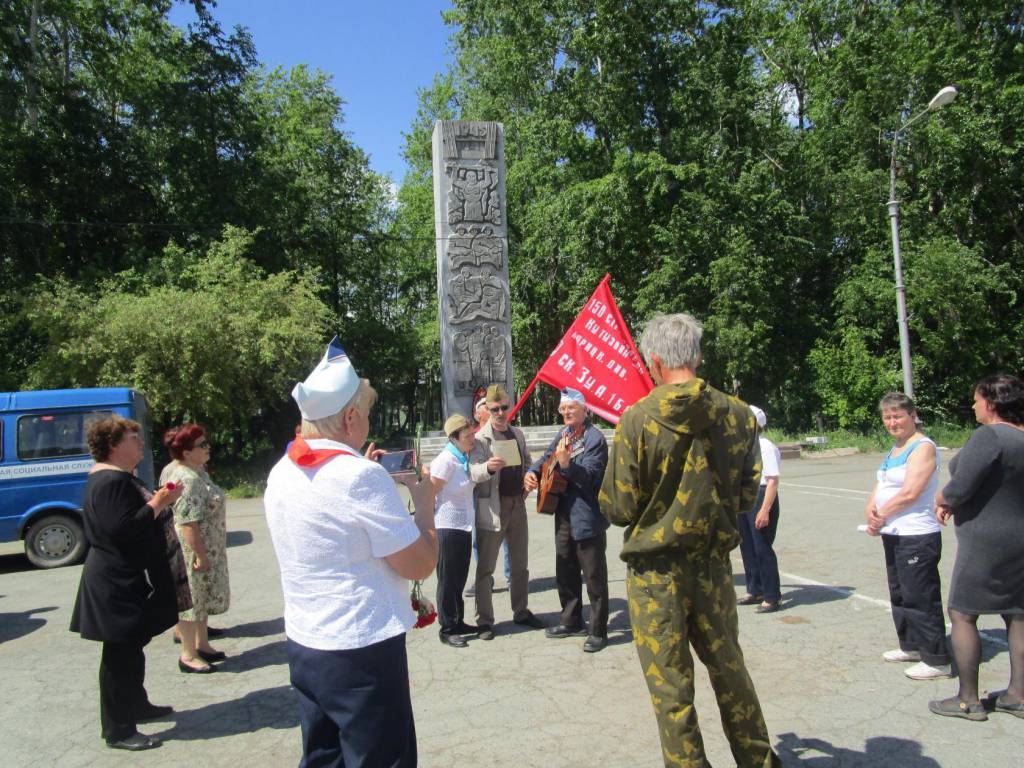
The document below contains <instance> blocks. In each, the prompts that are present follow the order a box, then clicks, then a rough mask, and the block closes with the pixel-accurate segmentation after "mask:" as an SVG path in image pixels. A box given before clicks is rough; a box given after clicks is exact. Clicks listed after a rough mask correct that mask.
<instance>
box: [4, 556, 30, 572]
mask: <svg viewBox="0 0 1024 768" xmlns="http://www.w3.org/2000/svg"><path fill="white" fill-rule="evenodd" d="M33 570H35V566H33V565H32V563H30V562H29V561H28V558H27V557H25V553H24V552H20V553H15V554H13V555H0V573H21V572H22V571H33Z"/></svg>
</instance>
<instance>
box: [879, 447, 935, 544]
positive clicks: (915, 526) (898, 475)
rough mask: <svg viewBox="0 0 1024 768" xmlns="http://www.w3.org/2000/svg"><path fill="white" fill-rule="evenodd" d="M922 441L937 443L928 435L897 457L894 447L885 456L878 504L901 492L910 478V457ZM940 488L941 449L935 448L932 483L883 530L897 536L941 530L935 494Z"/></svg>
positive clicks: (883, 503) (891, 518)
mask: <svg viewBox="0 0 1024 768" xmlns="http://www.w3.org/2000/svg"><path fill="white" fill-rule="evenodd" d="M922 443H928V444H929V445H931V446H933V447H934V446H935V443H933V442H932V441H931V440H929V439H928V438H927V437H924V438H921V439H920V440H918V441H917V442H916V443H914V444H912V445H910V446H908V450H906V451H904V452H903V453H901V454H900V455H899V456H897V457H895V458H893V457H892V451H889V455H887V456H886V457H885V460H884V461H883V462H882V466H880V467H879V468H878V475H877V477H878V489H877V490H876V491H875V507H876V508H877V509H881V508H882V507H883V506H885V504H886V503H887V502H888V501H889V499H891V498H892V497H893V496H895V495H896V494H897V493H899V491H900V489H901V488H902V487H903V483H904V482H905V481H906V479H907V460H908V459H909V458H910V454H911V453H913V452H914V450H915V449H917V448H918V447H919V446H920V445H921V444H922ZM938 490H939V453H938V451H936V452H935V471H934V472H932V476H931V478H929V480H928V484H927V485H926V486H925V487H924V490H923V491H921V493H920V494H919V495H918V497H917V498H916V499H914V501H913V502H912V503H911V505H910V506H909V507H907V508H906V509H904V510H903V511H902V512H900V513H899V514H898V515H896V516H895V517H890V518H889V519H888V520H886V522H885V525H884V526H882V529H881V530H880V531H879V533H885V534H890V535H893V536H921V535H923V534H926V533H935V532H936V531H941V530H942V526H941V525H939V521H938V520H936V519H935V507H934V504H935V494H936V493H937V492H938Z"/></svg>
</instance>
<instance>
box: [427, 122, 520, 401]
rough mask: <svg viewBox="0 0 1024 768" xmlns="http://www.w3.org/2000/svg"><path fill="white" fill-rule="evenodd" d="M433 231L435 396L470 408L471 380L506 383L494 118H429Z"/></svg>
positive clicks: (507, 334)
mask: <svg viewBox="0 0 1024 768" xmlns="http://www.w3.org/2000/svg"><path fill="white" fill-rule="evenodd" d="M434 231H435V233H436V237H437V313H438V317H439V319H440V323H441V392H442V397H441V402H442V403H443V408H444V416H445V418H447V417H448V416H450V415H451V414H453V413H461V414H463V415H465V416H471V415H472V412H473V392H474V391H475V390H476V388H477V387H480V386H484V387H486V386H487V385H488V384H492V383H495V382H501V383H504V384H505V387H506V388H507V389H508V391H509V392H512V391H513V378H512V324H511V316H510V302H509V282H508V228H507V224H506V216H505V132H504V129H503V128H502V125H501V123H480V122H467V121H462V120H443V121H438V122H437V123H435V125H434Z"/></svg>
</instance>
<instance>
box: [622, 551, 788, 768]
mask: <svg viewBox="0 0 1024 768" xmlns="http://www.w3.org/2000/svg"><path fill="white" fill-rule="evenodd" d="M681 559H682V558H679V559H673V560H668V559H664V558H658V559H657V560H656V561H651V562H640V561H635V562H631V563H630V567H629V570H628V574H627V576H626V593H627V595H628V597H629V618H630V621H631V623H632V625H633V639H634V641H635V642H636V650H637V655H638V656H639V657H640V666H641V668H642V669H643V672H644V677H645V678H646V679H647V687H648V689H649V690H650V692H651V702H652V703H653V704H654V712H655V716H656V717H657V719H658V734H659V735H660V737H661V751H662V755H663V757H664V759H665V766H666V768H669V767H675V768H706V767H707V766H708V765H709V763H708V761H707V757H706V756H705V754H704V742H703V740H702V739H701V735H700V726H699V725H698V723H697V712H696V710H695V709H694V706H693V656H692V655H691V654H690V646H691V645H692V646H693V649H694V650H695V651H696V652H697V656H698V658H699V659H700V660H701V662H702V663H703V664H704V666H705V667H707V670H708V674H709V675H710V677H711V685H712V687H713V688H714V690H715V697H716V698H717V699H718V709H719V712H720V714H721V718H722V726H723V727H724V729H725V734H726V736H727V737H728V739H729V745H730V746H731V747H732V754H733V757H734V758H735V759H736V764H737V766H739V768H771V766H776V765H781V763H780V762H779V759H778V757H776V756H775V753H774V752H773V751H772V749H771V744H770V742H769V738H768V729H767V728H766V727H765V723H764V716H763V715H762V714H761V705H760V703H759V702H758V700H757V693H756V692H755V691H754V684H753V683H752V682H751V680H750V675H748V674H747V668H746V666H745V665H744V663H743V651H742V650H740V644H739V638H738V633H739V627H738V621H737V616H736V592H735V589H734V588H733V584H732V566H731V564H730V563H729V560H728V559H727V558H714V559H712V560H705V561H703V562H701V563H686V562H679V560H681Z"/></svg>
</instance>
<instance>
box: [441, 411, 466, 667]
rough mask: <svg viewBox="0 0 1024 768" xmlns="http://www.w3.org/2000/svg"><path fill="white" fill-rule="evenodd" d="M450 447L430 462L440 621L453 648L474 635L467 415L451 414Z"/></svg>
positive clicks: (446, 430)
mask: <svg viewBox="0 0 1024 768" xmlns="http://www.w3.org/2000/svg"><path fill="white" fill-rule="evenodd" d="M444 433H445V434H446V435H448V443H447V444H446V445H445V447H444V450H443V451H441V453H439V454H438V455H437V456H436V457H435V458H434V460H433V461H432V462H430V481H431V482H432V483H433V484H434V493H435V494H436V501H435V504H434V525H435V527H436V528H437V544H438V559H437V618H438V623H439V624H440V630H441V642H442V643H444V644H445V645H450V646H451V647H452V648H465V647H466V639H465V638H464V637H462V635H468V634H473V633H475V632H476V627H472V626H470V625H468V624H466V622H465V621H464V620H463V617H464V615H465V614H464V610H465V605H464V603H463V600H462V590H463V589H464V588H465V586H466V578H467V577H468V576H469V562H470V558H471V555H472V550H473V522H474V519H475V516H476V512H475V507H474V504H473V481H472V480H471V479H470V476H469V452H470V451H471V450H472V449H473V441H474V437H473V426H472V424H470V422H469V419H467V418H466V417H465V416H463V415H461V414H455V415H454V416H449V417H448V420H447V421H446V422H445V423H444Z"/></svg>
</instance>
